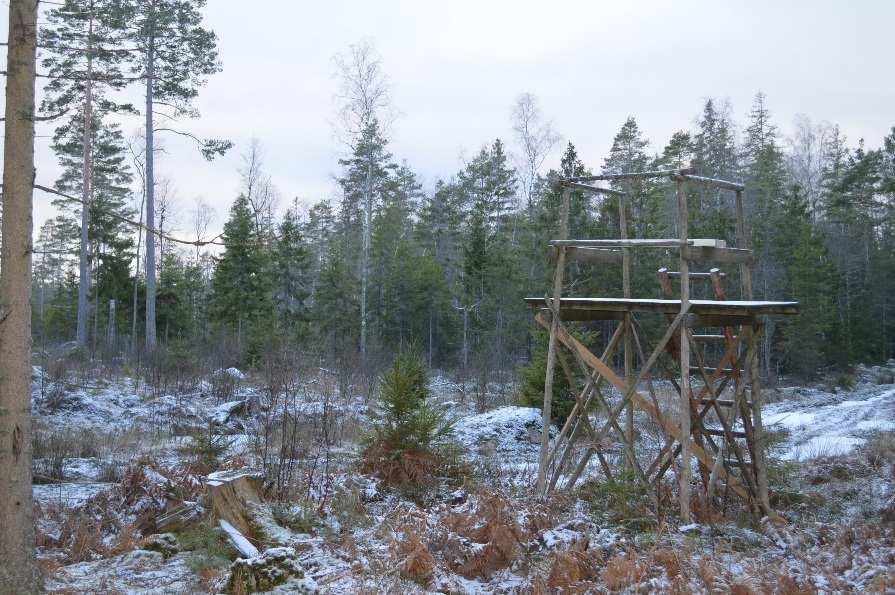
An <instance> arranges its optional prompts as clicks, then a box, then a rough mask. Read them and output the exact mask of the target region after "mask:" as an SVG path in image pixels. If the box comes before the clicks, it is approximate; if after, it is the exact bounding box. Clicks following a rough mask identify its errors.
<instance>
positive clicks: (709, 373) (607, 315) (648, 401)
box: [526, 169, 799, 522]
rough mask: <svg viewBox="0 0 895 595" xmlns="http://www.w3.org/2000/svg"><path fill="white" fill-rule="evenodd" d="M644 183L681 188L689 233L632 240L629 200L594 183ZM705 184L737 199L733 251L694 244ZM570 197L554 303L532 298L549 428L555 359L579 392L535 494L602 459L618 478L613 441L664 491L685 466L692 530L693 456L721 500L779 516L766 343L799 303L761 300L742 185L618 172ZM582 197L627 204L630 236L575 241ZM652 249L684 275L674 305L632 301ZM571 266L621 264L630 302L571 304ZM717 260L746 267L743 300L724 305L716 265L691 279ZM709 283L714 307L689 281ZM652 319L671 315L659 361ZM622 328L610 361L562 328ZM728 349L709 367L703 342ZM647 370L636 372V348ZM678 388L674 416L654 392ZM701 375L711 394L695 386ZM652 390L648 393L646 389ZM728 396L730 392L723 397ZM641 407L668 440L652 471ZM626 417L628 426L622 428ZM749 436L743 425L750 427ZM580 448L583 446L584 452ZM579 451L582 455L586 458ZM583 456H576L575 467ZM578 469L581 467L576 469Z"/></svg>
mask: <svg viewBox="0 0 895 595" xmlns="http://www.w3.org/2000/svg"><path fill="white" fill-rule="evenodd" d="M644 178H668V179H670V180H672V181H674V182H675V184H676V194H677V216H678V228H679V231H680V237H679V238H674V239H629V238H628V237H627V202H628V196H627V194H626V193H624V192H621V191H618V190H612V189H608V188H600V187H598V186H592V185H589V184H588V182H593V181H599V180H602V181H616V180H632V179H644ZM688 183H694V184H705V185H709V186H711V187H714V188H718V189H724V190H731V191H733V192H735V193H736V232H737V244H738V245H737V246H736V247H728V246H727V245H726V244H725V242H724V241H722V240H712V239H695V238H690V237H689V233H688V223H689V221H688V210H687V193H686V185H687V184H688ZM562 185H563V187H564V191H563V194H562V203H561V206H560V215H559V238H558V239H556V240H554V241H552V242H551V243H550V244H551V246H552V249H553V250H555V257H556V258H555V262H556V270H555V273H554V278H553V293H552V296H550V297H544V298H526V301H527V302H528V303H529V305H530V306H532V307H533V308H534V309H535V310H536V316H535V319H536V320H537V322H538V323H539V324H541V325H542V326H543V327H545V328H546V329H548V330H549V332H550V338H549V343H548V347H547V371H546V377H545V379H544V408H543V424H544V428H547V427H549V425H550V422H551V408H552V399H553V385H554V378H555V373H556V371H555V369H556V364H557V362H558V363H559V364H560V366H559V367H560V368H561V370H562V374H564V376H565V378H566V379H567V381H568V383H569V386H570V388H571V389H572V391H573V392H574V393H575V397H576V401H575V403H574V405H573V409H572V411H571V413H570V414H569V416H568V418H567V419H566V421H565V424H564V425H563V427H562V428H561V430H560V432H559V434H558V436H557V437H556V439H555V440H554V441H553V444H552V447H551V443H550V437H549V433H548V432H546V431H545V432H543V433H542V441H541V450H540V459H539V465H538V478H537V488H538V491H539V493H541V494H542V495H545V496H546V495H547V494H549V493H550V492H551V491H553V490H554V489H556V488H557V484H558V483H559V480H560V479H561V478H563V477H565V481H564V486H565V487H566V488H569V487H572V486H574V485H575V483H576V482H577V481H578V479H579V478H580V476H581V475H582V473H583V472H584V471H585V469H586V468H587V466H588V464H589V462H590V461H591V459H592V458H593V457H594V456H596V458H597V459H598V461H599V464H600V466H601V468H602V470H603V472H604V474H606V475H607V476H608V477H612V476H613V469H612V465H611V464H610V458H607V456H606V453H607V452H611V449H610V448H609V447H607V444H609V443H611V442H612V441H613V440H614V441H615V443H616V444H618V445H620V446H621V447H622V450H623V452H622V453H619V454H620V455H621V457H622V458H623V460H624V465H625V468H626V469H627V470H628V471H629V472H631V473H633V474H634V475H635V477H637V478H638V480H639V481H641V482H643V483H645V484H649V485H655V484H657V483H658V482H659V481H660V480H661V479H662V478H663V477H664V475H665V473H666V472H667V471H668V470H669V469H670V468H671V467H672V466H676V469H677V477H678V482H679V503H680V514H681V518H682V519H683V521H684V522H690V520H691V502H690V497H691V489H692V487H693V484H694V482H693V480H692V478H691V460H692V458H694V457H695V458H696V459H697V461H698V469H699V477H700V479H701V484H702V485H703V486H704V489H705V496H706V497H707V498H708V499H713V498H714V497H715V495H716V494H718V493H719V486H723V487H724V493H725V494H726V493H731V492H732V493H734V494H736V495H738V496H739V497H741V498H742V499H743V500H744V501H745V502H746V504H747V505H748V506H749V508H750V509H751V510H752V511H753V512H754V513H756V514H758V515H762V516H764V515H775V513H774V511H773V510H772V509H771V506H770V503H769V500H768V484H767V468H766V464H765V460H764V448H763V445H764V444H765V442H764V438H763V426H762V419H761V394H760V388H761V387H760V378H759V373H758V358H757V352H758V344H759V338H760V336H761V334H762V331H763V327H764V325H763V319H764V317H765V316H767V315H793V314H797V313H798V311H799V305H798V303H797V302H767V301H753V300H752V297H753V296H752V279H751V274H752V252H751V250H749V249H748V246H747V241H746V238H747V235H746V224H745V220H744V214H743V186H742V185H741V184H737V183H735V182H729V181H726V180H716V179H711V178H705V177H701V176H696V175H694V174H693V171H692V170H688V169H679V170H666V171H650V172H632V173H622V174H615V175H601V176H587V177H581V178H572V179H568V180H563V181H562ZM573 190H580V191H584V192H591V193H598V194H603V195H608V196H611V197H616V198H617V199H618V201H619V227H620V237H619V238H618V239H610V240H570V239H569V237H568V234H569V201H570V197H571V193H572V191H573ZM644 248H647V249H648V248H662V249H666V250H668V249H676V250H677V251H678V253H679V270H678V271H668V270H667V269H660V270H659V273H658V274H659V283H660V286H661V288H662V291H663V294H664V296H665V298H666V299H639V298H632V296H631V251H632V250H634V249H644ZM572 260H578V261H585V262H593V263H607V262H620V263H621V266H622V292H623V297H621V298H572V297H565V298H564V297H562V289H563V279H564V271H565V267H566V264H567V262H569V261H572ZM705 261H712V262H719V263H729V264H734V265H736V266H738V267H739V273H740V281H741V284H742V287H741V290H742V296H743V298H744V300H743V301H735V300H734V301H732V300H727V299H726V293H725V291H724V289H723V286H722V281H723V279H724V276H725V275H724V273H722V272H721V271H719V270H718V269H716V268H713V269H711V271H709V272H691V271H690V264H691V263H692V262H705ZM672 279H679V280H680V295H679V298H678V299H675V298H674V295H673V287H672V283H671V280H672ZM699 281H702V282H709V283H711V286H712V288H713V290H714V294H715V298H716V299H714V300H697V299H691V297H690V284H691V283H693V282H699ZM643 312H653V313H658V314H660V315H664V316H665V317H666V319H667V321H668V326H667V328H666V330H665V332H664V334H663V335H662V337H661V339H659V341H658V343H656V344H655V345H654V346H653V348H652V350H651V351H650V353H649V355H648V356H647V355H646V353H645V352H644V348H645V347H647V348H648V347H649V346H647V345H646V343H645V341H644V338H645V337H644V336H643V333H642V329H641V327H640V325H639V323H638V321H637V315H638V314H640V313H643ZM586 320H617V321H618V325H617V327H616V329H615V332H614V334H613V335H612V337H611V339H610V340H609V341H608V344H607V346H606V347H605V350H604V352H603V353H602V355H601V356H597V355H596V354H594V353H592V352H591V351H590V350H589V349H588V348H587V347H586V346H585V345H584V344H582V343H581V342H580V341H578V340H577V339H576V338H575V337H573V336H572V335H571V334H570V333H569V331H568V330H567V329H566V327H565V325H564V321H586ZM706 327H709V328H721V329H722V332H721V334H698V333H697V332H696V329H699V328H706ZM620 343H622V344H623V349H624V359H623V361H624V370H623V375H619V374H618V373H616V371H615V370H613V368H612V366H611V364H610V362H611V358H612V357H613V356H614V353H615V351H616V348H617V347H618V346H619V344H620ZM706 344H716V345H720V346H721V348H722V349H723V355H722V356H721V358H720V361H719V362H718V364H717V366H715V367H709V366H707V365H706V358H705V355H704V354H703V346H704V345H706ZM560 346H562V347H563V348H565V350H566V351H567V352H569V353H571V354H572V357H573V361H574V362H575V363H576V364H577V366H578V367H579V368H580V370H581V371H582V372H583V376H584V378H585V379H586V382H585V384H584V386H583V387H577V386H576V381H575V375H574V374H573V372H572V368H571V364H570V363H569V361H568V359H567V358H566V357H565V356H564V355H563V352H562V351H561V350H560ZM635 348H636V351H637V355H639V360H640V367H639V371H638V372H637V374H636V376H635V373H634V372H635V357H634V355H635V354H634V351H635ZM666 352H667V353H669V354H670V355H671V358H672V360H673V361H674V362H676V363H677V366H676V367H677V368H678V370H679V371H677V370H674V369H673V368H674V367H675V366H674V365H671V366H669V365H668V364H667V362H665V361H663V360H662V359H661V358H660V356H662V354H663V353H666ZM657 367H659V368H662V375H663V376H664V378H665V379H666V380H667V381H668V383H669V384H670V385H671V386H673V387H674V389H675V392H676V395H677V396H676V399H675V401H676V404H677V412H676V413H675V412H673V411H672V412H665V411H663V409H662V407H661V406H660V403H659V399H658V397H657V394H656V391H655V388H654V384H653V380H652V377H653V374H654V369H656V368H657ZM691 376H696V377H697V379H698V382H701V386H698V387H697V389H696V390H694V388H693V386H692V385H691ZM605 383H608V384H609V385H611V386H612V387H613V388H614V389H615V391H616V392H617V394H618V396H616V397H615V398H611V397H610V395H608V394H607V393H604V391H603V389H602V388H603V385H604V384H605ZM644 384H646V387H647V389H648V390H647V392H643V391H642V389H641V388H640V387H641V386H643V385H644ZM725 391H727V392H730V393H732V396H731V397H729V398H722V397H723V396H724V393H725ZM595 407H601V408H602V410H603V411H604V412H605V420H604V421H603V422H602V423H601V425H600V426H599V427H595V425H594V423H593V421H592V419H591V416H590V413H591V411H592V410H593V409H594V408H595ZM635 409H637V410H639V411H641V412H643V413H644V414H645V415H646V417H647V418H648V419H650V420H652V421H653V422H654V423H655V424H657V425H658V427H659V429H660V431H661V433H662V435H663V440H664V444H663V445H662V447H661V448H660V449H659V451H658V453H657V454H656V456H654V457H653V456H652V455H651V461H650V463H649V465H645V464H642V463H641V461H640V460H639V459H638V456H637V451H636V449H635V437H636V434H635V414H634V411H635ZM622 412H624V413H625V417H624V420H623V421H622V420H620V419H619V418H620V416H621V414H622ZM740 428H742V429H740ZM576 445H577V446H576ZM579 446H583V447H584V449H583V450H584V453H583V455H579V454H578V452H576V451H581V450H582V449H581V448H578V447H579ZM576 456H577V458H578V460H577V461H574V460H573V459H575V458H576ZM573 463H574V464H573Z"/></svg>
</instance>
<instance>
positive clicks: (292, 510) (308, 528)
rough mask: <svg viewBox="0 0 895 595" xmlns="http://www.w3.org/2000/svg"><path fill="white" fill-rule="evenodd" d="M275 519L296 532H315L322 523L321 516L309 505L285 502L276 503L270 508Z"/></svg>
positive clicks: (279, 523)
mask: <svg viewBox="0 0 895 595" xmlns="http://www.w3.org/2000/svg"><path fill="white" fill-rule="evenodd" d="M270 512H271V515H272V516H273V520H275V521H276V522H277V524H278V525H280V526H282V527H286V528H287V529H290V530H291V531H294V532H295V533H314V530H315V529H316V528H317V526H318V525H319V524H320V518H319V517H318V516H317V515H316V514H315V513H314V510H313V509H311V507H309V506H292V505H289V504H284V503H277V504H274V505H273V506H272V507H271V509H270Z"/></svg>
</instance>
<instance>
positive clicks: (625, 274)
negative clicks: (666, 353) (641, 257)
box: [618, 195, 634, 470]
mask: <svg viewBox="0 0 895 595" xmlns="http://www.w3.org/2000/svg"><path fill="white" fill-rule="evenodd" d="M626 203H627V201H625V196H624V195H619V197H618V224H619V228H620V230H619V231H620V232H621V235H620V237H621V239H623V240H626V239H628V214H627V204H626ZM622 292H623V294H624V297H625V299H628V298H630V297H631V249H630V248H622ZM622 324H623V325H624V327H625V382H626V383H627V384H628V386H630V385H631V382H632V381H633V380H634V349H633V340H632V336H631V313H630V312H625V317H624V320H622ZM625 421H626V423H625V434H626V435H627V437H628V441H629V443H630V444H631V445H633V444H634V404H633V403H628V406H627V409H626V411H625ZM632 447H633V446H632ZM626 461H627V459H626ZM625 467H626V468H627V469H628V470H630V469H631V462H630V461H628V462H627V463H626V465H625Z"/></svg>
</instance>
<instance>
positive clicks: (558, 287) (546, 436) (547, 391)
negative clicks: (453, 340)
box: [537, 188, 571, 495]
mask: <svg viewBox="0 0 895 595" xmlns="http://www.w3.org/2000/svg"><path fill="white" fill-rule="evenodd" d="M570 193H571V190H569V189H568V188H566V189H565V190H563V193H562V204H561V206H560V214H559V238H560V239H562V240H565V239H568V235H569V196H570ZM565 266H566V250H565V248H559V253H558V254H557V256H556V271H555V272H554V274H553V301H552V304H548V305H550V307H551V309H552V311H553V316H552V320H551V324H550V339H549V340H548V343H547V372H546V374H545V377H544V411H543V414H542V417H541V422H542V431H541V452H540V457H539V460H538V486H537V488H538V493H539V494H541V495H543V494H544V493H545V490H546V488H547V456H548V453H549V448H550V421H551V420H550V414H551V405H552V400H553V374H554V367H555V365H556V330H557V328H558V327H559V300H560V298H561V297H562V283H563V274H564V272H565Z"/></svg>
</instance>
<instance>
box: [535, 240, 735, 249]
mask: <svg viewBox="0 0 895 595" xmlns="http://www.w3.org/2000/svg"><path fill="white" fill-rule="evenodd" d="M550 245H551V246H554V247H558V246H565V247H567V248H568V247H572V248H680V247H681V246H687V247H691V248H715V249H718V248H725V247H726V246H727V242H725V241H724V240H718V239H715V238H690V239H688V240H678V239H674V238H645V239H644V238H634V239H622V238H619V239H608V240H603V239H601V240H566V239H560V240H551V241H550Z"/></svg>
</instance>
